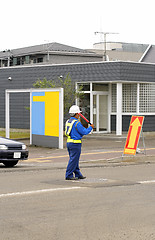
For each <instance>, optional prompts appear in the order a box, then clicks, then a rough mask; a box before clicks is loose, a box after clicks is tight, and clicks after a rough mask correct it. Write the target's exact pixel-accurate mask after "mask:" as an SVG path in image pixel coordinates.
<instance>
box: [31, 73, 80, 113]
mask: <svg viewBox="0 0 155 240" xmlns="http://www.w3.org/2000/svg"><path fill="white" fill-rule="evenodd" d="M33 87H35V88H58V87H61V88H63V89H64V114H67V113H68V111H69V108H70V106H71V105H73V104H74V103H75V99H76V98H83V97H84V94H83V93H81V92H80V91H82V86H81V87H80V89H78V91H76V90H75V85H74V84H73V82H72V80H71V77H70V74H69V73H68V74H67V75H66V78H65V79H63V78H62V77H58V79H57V80H47V79H46V78H44V79H43V80H40V79H38V80H37V81H36V82H35V83H34V84H33Z"/></svg>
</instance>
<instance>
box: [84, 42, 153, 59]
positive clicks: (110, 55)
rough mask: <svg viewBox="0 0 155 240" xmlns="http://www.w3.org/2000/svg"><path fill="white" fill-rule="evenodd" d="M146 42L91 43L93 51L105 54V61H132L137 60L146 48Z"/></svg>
mask: <svg viewBox="0 0 155 240" xmlns="http://www.w3.org/2000/svg"><path fill="white" fill-rule="evenodd" d="M148 46H149V45H148V44H139V43H125V42H106V43H105V42H99V43H94V44H93V49H89V51H93V52H95V53H97V54H102V56H103V59H104V56H105V55H106V59H107V61H133V62H139V60H140V59H141V57H142V56H143V54H144V53H145V51H146V50H147V48H148Z"/></svg>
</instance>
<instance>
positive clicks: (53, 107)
mask: <svg viewBox="0 0 155 240" xmlns="http://www.w3.org/2000/svg"><path fill="white" fill-rule="evenodd" d="M45 99H46V100H45V135H46V136H54V137H59V92H45Z"/></svg>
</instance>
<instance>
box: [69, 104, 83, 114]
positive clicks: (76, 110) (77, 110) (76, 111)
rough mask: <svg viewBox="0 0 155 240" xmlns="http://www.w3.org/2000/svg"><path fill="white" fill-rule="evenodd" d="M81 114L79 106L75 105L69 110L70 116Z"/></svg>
mask: <svg viewBox="0 0 155 240" xmlns="http://www.w3.org/2000/svg"><path fill="white" fill-rule="evenodd" d="M80 112H81V111H80V108H79V107H78V106H77V105H73V106H71V107H70V109H69V113H70V114H73V113H74V114H76V113H80Z"/></svg>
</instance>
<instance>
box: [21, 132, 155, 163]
mask: <svg viewBox="0 0 155 240" xmlns="http://www.w3.org/2000/svg"><path fill="white" fill-rule="evenodd" d="M126 136H127V134H124V135H122V136H116V135H114V134H95V133H94V134H90V135H87V136H85V137H84V138H83V140H82V154H81V158H80V165H81V166H88V165H89V166H90V165H91V166H95V165H97V166H98V165H106V166H107V165H109V164H110V165H111V164H114V165H118V164H121V165H122V164H123V165H124V164H125V165H126V164H140V163H150V164H151V163H155V134H154V133H152V134H148V133H146V134H144V142H145V148H146V155H145V154H144V150H143V148H144V145H143V141H142V139H140V141H139V148H140V153H139V154H136V156H128V155H127V156H124V157H123V158H122V154H123V150H124V146H125V141H126ZM23 142H25V143H26V144H27V146H28V149H29V160H28V161H24V163H26V162H27V163H28V162H29V161H31V162H35V163H37V162H39V163H44V162H48V164H52V166H53V167H56V166H64V167H66V164H67V162H68V152H67V149H66V137H64V149H54V148H53V149H52V148H45V147H35V146H30V145H29V140H24V141H23Z"/></svg>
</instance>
